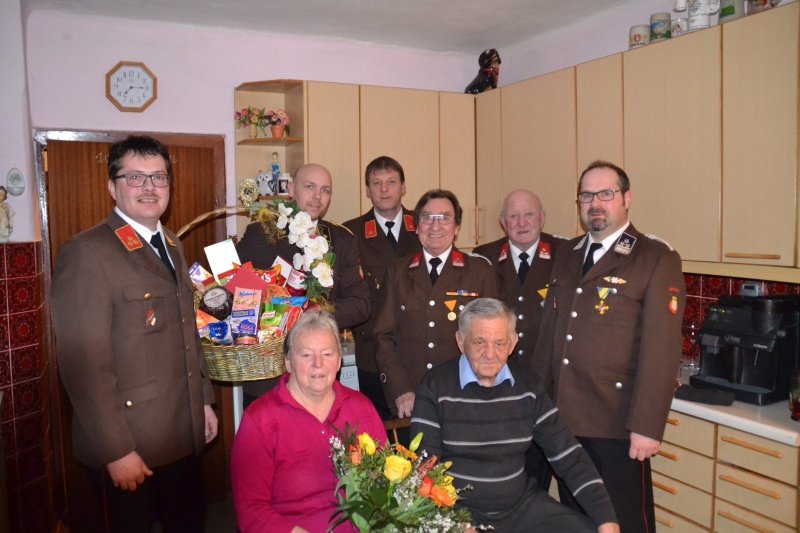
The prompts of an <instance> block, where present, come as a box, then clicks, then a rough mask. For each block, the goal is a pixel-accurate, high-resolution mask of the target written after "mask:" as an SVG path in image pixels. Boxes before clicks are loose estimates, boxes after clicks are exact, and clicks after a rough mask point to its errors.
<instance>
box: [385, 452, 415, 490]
mask: <svg viewBox="0 0 800 533" xmlns="http://www.w3.org/2000/svg"><path fill="white" fill-rule="evenodd" d="M410 473H411V461H409V460H408V459H403V458H402V457H400V456H398V455H390V456H389V457H387V458H386V464H385V465H384V466H383V475H384V476H385V477H386V479H388V480H389V482H391V483H400V482H401V481H403V480H404V479H405V478H406V477H407V476H408V475H409V474H410Z"/></svg>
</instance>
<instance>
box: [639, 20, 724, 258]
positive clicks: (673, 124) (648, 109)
mask: <svg viewBox="0 0 800 533" xmlns="http://www.w3.org/2000/svg"><path fill="white" fill-rule="evenodd" d="M720 43H721V28H720V27H719V26H717V27H714V28H710V29H708V30H703V31H699V32H694V33H690V34H687V35H683V36H681V37H680V38H678V39H671V40H668V41H664V42H661V43H655V44H652V45H649V46H645V47H643V48H639V49H636V50H630V51H628V52H625V53H623V68H624V82H623V90H624V132H625V133H624V139H625V145H624V149H625V165H624V168H625V171H626V172H627V173H628V176H630V179H631V195H632V204H631V209H630V217H631V221H632V222H633V224H634V225H636V227H638V228H639V229H640V230H642V231H644V232H646V233H652V234H655V235H657V236H658V237H660V238H661V239H664V240H666V241H668V242H669V243H670V244H671V245H672V246H673V247H674V248H675V249H676V250H677V251H678V252H679V253H680V254H681V258H682V259H684V260H693V261H719V260H720V202H721V195H722V182H721V169H722V167H721V155H720V154H721V150H722V138H721V126H720V124H721V120H722V116H721V104H720V91H721V74H720V64H721V49H720Z"/></svg>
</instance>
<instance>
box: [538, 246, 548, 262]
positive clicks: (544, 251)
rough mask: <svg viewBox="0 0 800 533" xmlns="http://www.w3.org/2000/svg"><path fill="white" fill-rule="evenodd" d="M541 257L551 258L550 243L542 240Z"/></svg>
mask: <svg viewBox="0 0 800 533" xmlns="http://www.w3.org/2000/svg"><path fill="white" fill-rule="evenodd" d="M539 259H547V260H549V259H550V243H549V242H540V243H539Z"/></svg>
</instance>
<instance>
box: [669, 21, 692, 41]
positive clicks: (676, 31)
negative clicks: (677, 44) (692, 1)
mask: <svg viewBox="0 0 800 533" xmlns="http://www.w3.org/2000/svg"><path fill="white" fill-rule="evenodd" d="M687 31H689V19H687V18H686V17H681V18H677V19H672V28H671V33H672V36H673V37H678V36H680V35H683V34H684V33H686V32H687Z"/></svg>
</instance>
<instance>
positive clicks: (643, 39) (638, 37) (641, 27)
mask: <svg viewBox="0 0 800 533" xmlns="http://www.w3.org/2000/svg"><path fill="white" fill-rule="evenodd" d="M649 43H650V25H649V24H637V25H636V26H631V31H630V32H629V33H628V48H629V49H633V48H639V47H640V46H644V45H646V44H649Z"/></svg>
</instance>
